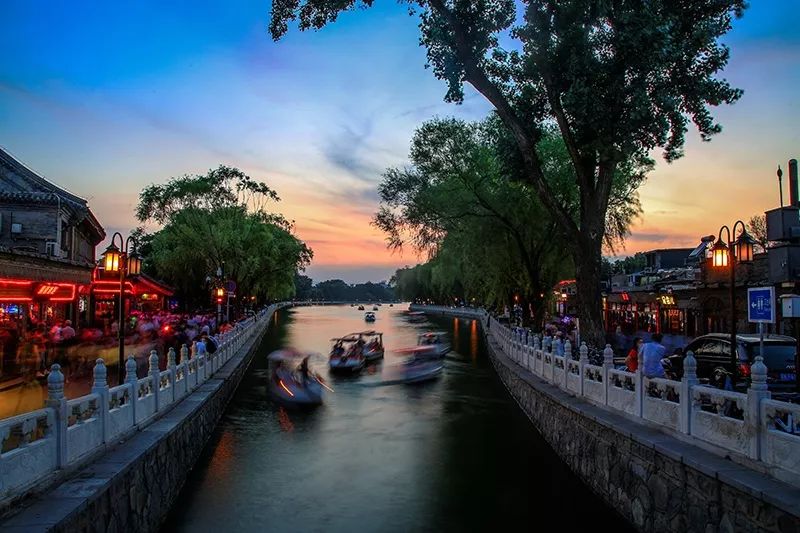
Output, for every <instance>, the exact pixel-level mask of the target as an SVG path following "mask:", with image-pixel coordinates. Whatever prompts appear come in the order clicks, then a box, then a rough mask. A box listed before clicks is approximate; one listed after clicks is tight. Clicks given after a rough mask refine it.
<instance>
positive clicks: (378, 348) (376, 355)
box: [357, 331, 384, 362]
mask: <svg viewBox="0 0 800 533" xmlns="http://www.w3.org/2000/svg"><path fill="white" fill-rule="evenodd" d="M357 335H358V336H359V337H360V338H361V339H362V340H363V341H364V349H363V351H362V353H363V354H364V359H366V360H367V362H370V361H376V360H378V359H382V358H383V352H384V350H383V333H381V332H379V331H362V332H360V333H358V334H357Z"/></svg>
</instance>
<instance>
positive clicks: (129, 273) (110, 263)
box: [101, 232, 142, 385]
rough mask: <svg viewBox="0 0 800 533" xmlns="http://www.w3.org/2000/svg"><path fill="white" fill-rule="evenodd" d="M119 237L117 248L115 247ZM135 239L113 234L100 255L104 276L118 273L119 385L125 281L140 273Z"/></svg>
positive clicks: (122, 367)
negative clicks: (109, 242)
mask: <svg viewBox="0 0 800 533" xmlns="http://www.w3.org/2000/svg"><path fill="white" fill-rule="evenodd" d="M117 237H119V246H117V245H116V241H117ZM136 247H137V243H136V239H134V238H133V236H132V235H131V236H129V237H128V238H127V239H123V237H122V234H121V233H120V232H115V233H114V235H113V236H112V237H111V244H109V245H108V248H106V251H105V252H103V255H102V259H101V261H102V263H103V268H104V271H105V273H106V274H117V273H119V369H118V371H117V372H118V374H119V384H120V385H122V383H123V380H124V379H125V376H124V375H123V372H122V370H123V369H124V368H125V280H126V278H129V277H133V276H138V275H139V274H141V273H142V258H141V256H140V255H139V254H138V253H136Z"/></svg>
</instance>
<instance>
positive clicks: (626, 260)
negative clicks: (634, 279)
mask: <svg viewBox="0 0 800 533" xmlns="http://www.w3.org/2000/svg"><path fill="white" fill-rule="evenodd" d="M646 266H647V258H646V257H645V255H644V254H643V253H641V252H637V253H635V254H634V255H629V256H627V257H623V258H622V259H618V260H616V261H611V260H609V259H608V258H606V257H604V258H603V278H605V279H608V278H610V277H611V276H616V275H617V274H635V273H636V272H641V271H642V270H644V269H645V267H646Z"/></svg>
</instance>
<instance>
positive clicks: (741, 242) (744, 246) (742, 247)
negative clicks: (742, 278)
mask: <svg viewBox="0 0 800 533" xmlns="http://www.w3.org/2000/svg"><path fill="white" fill-rule="evenodd" d="M740 225H741V233H739V238H738V239H736V240H733V239H731V237H732V236H733V237H735V236H736V228H738V227H739V226H740ZM723 230H724V231H725V232H726V234H727V237H728V239H727V241H728V242H727V243H726V242H725V241H723V240H722V231H723ZM754 244H755V239H753V238H752V237H751V236H750V234H749V233H747V229H746V227H745V225H744V222H742V221H741V220H737V221H736V222H735V223H734V224H733V231H731V229H730V228H729V227H728V226H722V227H721V228H720V229H719V237H718V238H717V240H716V242H715V243H714V246H712V247H711V261H712V265H713V266H714V268H729V269H730V293H729V297H730V306H731V386H733V385H735V384H736V369H737V367H738V363H739V359H738V357H737V356H736V263H750V262H752V261H753V245H754Z"/></svg>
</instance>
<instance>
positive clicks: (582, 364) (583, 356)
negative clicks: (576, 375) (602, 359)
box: [578, 342, 589, 396]
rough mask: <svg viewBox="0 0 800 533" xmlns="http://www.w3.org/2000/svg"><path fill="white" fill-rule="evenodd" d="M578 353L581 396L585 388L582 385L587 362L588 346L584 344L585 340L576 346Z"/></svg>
mask: <svg viewBox="0 0 800 533" xmlns="http://www.w3.org/2000/svg"><path fill="white" fill-rule="evenodd" d="M578 354H579V355H578V372H580V374H581V396H583V395H584V394H585V393H584V391H585V390H586V389H585V386H584V373H585V372H584V369H585V368H586V365H588V364H589V347H588V346H586V343H585V342H582V343H581V346H580V348H578Z"/></svg>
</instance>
